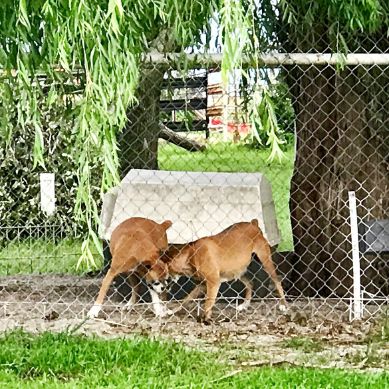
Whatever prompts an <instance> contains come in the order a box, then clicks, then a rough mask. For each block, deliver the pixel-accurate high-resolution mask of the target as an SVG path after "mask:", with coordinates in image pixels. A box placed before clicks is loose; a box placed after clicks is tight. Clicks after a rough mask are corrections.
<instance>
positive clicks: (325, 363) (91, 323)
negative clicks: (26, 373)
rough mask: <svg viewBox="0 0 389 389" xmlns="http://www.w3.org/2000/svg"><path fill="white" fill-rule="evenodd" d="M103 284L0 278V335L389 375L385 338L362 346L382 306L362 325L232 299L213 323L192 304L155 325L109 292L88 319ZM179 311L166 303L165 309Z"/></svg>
mask: <svg viewBox="0 0 389 389" xmlns="http://www.w3.org/2000/svg"><path fill="white" fill-rule="evenodd" d="M100 284H101V279H92V278H89V279H88V278H83V277H79V276H71V275H66V276H57V275H39V276H10V277H0V332H3V331H6V330H10V329H14V328H23V329H24V330H26V331H31V332H41V331H58V332H59V331H68V332H72V333H81V334H86V335H90V334H95V335H98V336H102V337H107V338H109V337H118V336H129V337H130V336H134V335H137V334H142V335H147V336H153V337H156V338H168V339H174V340H175V341H179V342H183V343H185V344H186V345H188V346H190V347H200V348H202V349H206V350H218V352H220V353H222V354H223V355H224V356H225V357H226V358H228V359H229V360H231V362H232V363H235V364H238V365H239V366H260V365H268V364H280V363H289V364H293V365H304V366H320V367H348V368H358V369H378V370H382V369H385V368H389V343H388V342H387V341H385V340H387V338H385V337H384V338H383V339H382V340H379V341H374V342H372V341H367V340H368V339H371V334H372V333H374V331H376V332H377V331H378V332H379V331H380V326H382V325H383V324H382V323H383V321H382V320H383V312H384V309H382V307H381V310H378V309H377V306H371V307H366V311H367V312H369V311H370V312H371V315H369V316H368V317H367V319H365V320H363V321H353V322H350V321H349V313H348V309H349V302H348V301H341V300H327V301H324V300H307V299H305V300H295V301H291V302H290V307H289V311H288V312H287V313H286V314H281V313H279V312H278V310H277V302H276V301H275V300H273V299H262V300H260V301H255V302H253V304H252V306H251V307H250V308H249V309H248V310H247V311H244V312H239V313H238V312H237V311H236V309H235V307H236V299H231V300H229V301H226V300H224V301H223V302H221V303H218V304H217V307H216V309H215V311H214V322H213V324H211V325H209V326H205V325H202V324H199V323H198V322H197V321H196V316H197V314H198V313H199V309H198V306H196V305H194V307H193V310H192V311H183V312H179V313H176V314H174V315H172V316H169V317H167V318H162V319H161V318H155V317H154V315H153V313H152V311H151V309H150V304H145V303H143V304H139V306H137V307H135V308H134V309H133V310H132V311H131V312H125V311H123V310H122V309H121V308H122V306H123V302H122V299H121V298H120V296H119V295H118V292H117V291H116V292H115V290H114V288H111V292H110V295H109V296H108V300H109V301H107V303H106V304H105V305H104V312H103V314H102V318H99V319H95V320H90V319H88V320H87V319H85V317H86V316H85V314H86V312H87V311H88V309H89V308H90V306H91V305H92V304H93V301H94V299H95V297H96V295H97V292H98V290H99V287H100ZM178 304H179V302H177V301H176V302H169V307H170V308H173V309H174V308H176V307H177V306H178ZM386 311H387V306H386ZM378 312H380V313H378ZM382 328H384V327H382ZM375 339H376V338H375Z"/></svg>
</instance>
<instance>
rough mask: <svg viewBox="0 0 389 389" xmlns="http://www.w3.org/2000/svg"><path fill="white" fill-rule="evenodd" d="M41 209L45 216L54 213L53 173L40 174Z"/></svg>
mask: <svg viewBox="0 0 389 389" xmlns="http://www.w3.org/2000/svg"><path fill="white" fill-rule="evenodd" d="M40 187H41V209H42V211H43V212H45V213H46V215H47V216H51V215H53V214H54V212H55V177H54V173H41V174H40Z"/></svg>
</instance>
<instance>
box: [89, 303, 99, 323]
mask: <svg viewBox="0 0 389 389" xmlns="http://www.w3.org/2000/svg"><path fill="white" fill-rule="evenodd" d="M100 311H101V304H95V305H94V306H93V307H92V308H91V309H90V310H89V312H88V313H87V316H88V317H89V319H94V318H95V317H97V316H98V315H99V313H100Z"/></svg>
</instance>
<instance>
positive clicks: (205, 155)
mask: <svg viewBox="0 0 389 389" xmlns="http://www.w3.org/2000/svg"><path fill="white" fill-rule="evenodd" d="M269 155H270V150H267V149H264V150H257V149H253V148H250V147H248V146H247V145H243V144H233V143H215V144H210V145H208V146H207V148H206V150H205V151H202V152H195V153H193V152H189V151H186V150H184V149H182V148H180V147H177V146H174V145H171V144H162V145H160V148H159V167H160V169H162V170H179V171H204V172H248V173H252V172H260V173H263V174H264V175H265V177H266V178H267V179H268V180H269V181H270V183H271V185H272V191H273V198H274V204H275V208H276V216H277V221H278V228H279V230H280V234H281V242H280V244H279V246H278V251H291V250H292V249H293V240H292V227H291V222H290V212H289V192H290V180H291V177H292V173H293V164H294V148H293V147H292V146H291V147H289V148H288V149H287V150H286V151H285V157H284V159H283V160H282V161H281V162H278V161H277V160H276V161H273V162H269V161H268V158H269Z"/></svg>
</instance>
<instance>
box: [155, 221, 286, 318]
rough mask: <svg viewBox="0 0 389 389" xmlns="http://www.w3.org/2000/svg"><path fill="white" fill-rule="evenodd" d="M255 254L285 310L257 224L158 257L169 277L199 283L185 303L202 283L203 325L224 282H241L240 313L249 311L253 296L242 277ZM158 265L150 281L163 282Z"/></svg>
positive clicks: (239, 226)
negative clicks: (243, 298) (244, 289)
mask: <svg viewBox="0 0 389 389" xmlns="http://www.w3.org/2000/svg"><path fill="white" fill-rule="evenodd" d="M253 253H255V254H256V255H257V257H258V258H259V259H260V261H261V262H262V265H263V267H264V269H265V270H266V272H267V273H268V274H269V276H270V277H271V279H272V281H273V282H274V284H275V287H276V289H277V291H278V294H279V296H280V298H281V304H280V307H279V308H280V309H281V310H286V301H285V295H284V291H283V289H282V285H281V282H280V281H279V279H278V277H277V274H276V270H275V267H274V264H273V261H272V259H271V251H270V246H269V243H268V242H267V240H266V239H265V238H264V236H263V234H262V231H261V230H260V228H259V227H258V221H257V220H256V219H254V220H252V221H251V222H250V223H246V222H244V223H237V224H233V225H232V226H230V227H228V228H227V229H225V230H224V231H222V232H220V233H219V234H217V235H214V236H209V237H205V238H201V239H199V240H196V241H194V242H191V243H188V244H186V245H184V246H183V247H182V248H180V249H179V248H175V247H172V248H171V249H169V250H168V251H166V253H165V254H164V255H163V256H162V257H161V259H162V260H163V262H165V263H166V265H167V268H168V272H169V275H170V276H177V275H186V276H190V277H194V278H196V279H198V280H199V281H200V282H201V283H200V284H199V285H197V286H196V287H195V289H193V291H192V292H191V293H190V294H189V295H188V296H187V297H186V298H185V299H184V303H185V302H187V301H189V300H190V299H193V298H197V297H198V295H199V294H200V292H201V289H202V287H203V283H205V287H206V301H205V305H204V323H208V322H209V321H210V318H211V315H212V308H213V306H214V304H215V300H216V296H217V294H218V291H219V287H220V284H221V283H222V282H224V281H231V280H235V279H240V280H241V281H242V282H243V283H244V285H245V287H246V295H245V302H244V303H243V304H241V305H239V306H238V309H239V310H243V309H245V308H247V307H248V305H249V303H250V300H251V296H252V285H251V282H250V281H249V280H248V279H247V278H246V277H245V276H244V274H245V273H246V271H247V267H248V265H249V264H250V262H251V257H252V254H253ZM160 268H161V265H160V263H159V262H158V266H157V267H155V268H151V270H150V272H149V277H150V278H152V279H158V278H163V277H165V278H166V276H165V275H164V274H166V271H164V272H161V273H160V274H159V275H158V272H160V270H159V269H160Z"/></svg>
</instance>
